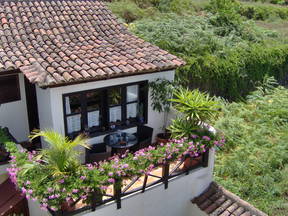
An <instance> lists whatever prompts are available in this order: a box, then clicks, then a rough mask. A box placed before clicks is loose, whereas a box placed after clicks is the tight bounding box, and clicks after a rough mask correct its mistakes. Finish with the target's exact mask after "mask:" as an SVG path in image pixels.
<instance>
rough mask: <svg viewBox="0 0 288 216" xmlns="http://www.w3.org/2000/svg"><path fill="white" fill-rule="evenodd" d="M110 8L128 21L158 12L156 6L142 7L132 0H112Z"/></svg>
mask: <svg viewBox="0 0 288 216" xmlns="http://www.w3.org/2000/svg"><path fill="white" fill-rule="evenodd" d="M109 8H110V9H111V10H112V12H113V13H114V14H115V15H117V16H118V17H120V18H121V19H123V21H124V22H126V23H131V22H133V21H135V20H138V19H142V18H144V17H150V16H154V15H156V14H157V9H156V8H153V7H147V8H141V7H139V6H138V5H137V4H136V3H135V2H133V1H131V0H123V1H115V2H112V3H110V4H109Z"/></svg>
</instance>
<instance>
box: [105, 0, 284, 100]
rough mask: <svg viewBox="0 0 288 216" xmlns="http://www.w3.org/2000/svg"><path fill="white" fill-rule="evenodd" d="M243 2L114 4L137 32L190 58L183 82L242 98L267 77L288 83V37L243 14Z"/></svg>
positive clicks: (180, 74)
mask: <svg viewBox="0 0 288 216" xmlns="http://www.w3.org/2000/svg"><path fill="white" fill-rule="evenodd" d="M241 4H242V3H241ZM239 5H240V3H239V2H235V1H230V0H211V1H210V2H207V1H193V0H181V1H180V0H120V1H115V2H113V3H111V4H110V7H111V8H112V10H113V12H114V13H116V14H117V15H118V16H119V17H121V18H122V19H123V20H124V21H125V22H127V23H129V24H128V25H129V28H130V30H131V31H133V32H134V33H135V34H137V35H138V36H140V37H142V38H143V39H145V40H147V41H149V42H151V43H153V44H156V45H157V46H159V47H161V48H163V49H165V50H168V51H169V52H171V53H173V54H175V55H177V56H179V57H181V58H183V59H184V60H185V61H186V62H187V65H186V66H185V67H182V68H181V69H179V70H178V71H177V78H178V80H180V81H183V80H185V82H184V83H182V84H184V85H187V86H190V87H191V88H200V89H201V90H204V91H208V92H210V93H211V94H215V95H218V96H222V97H225V98H226V99H229V100H239V99H241V98H242V97H244V96H245V95H247V94H248V93H249V92H250V91H251V90H253V89H254V88H255V83H257V82H258V81H262V80H263V78H264V77H265V76H266V75H269V76H274V77H275V78H276V79H277V80H278V81H280V82H281V83H282V84H285V82H284V81H285V77H286V72H287V68H288V64H287V62H288V44H287V43H286V41H285V38H283V37H281V35H280V34H279V33H277V32H274V31H270V30H267V29H264V28H261V27H259V26H257V25H256V24H255V23H254V22H253V21H251V20H249V19H247V18H246V17H243V16H241V14H240V13H239Z"/></svg>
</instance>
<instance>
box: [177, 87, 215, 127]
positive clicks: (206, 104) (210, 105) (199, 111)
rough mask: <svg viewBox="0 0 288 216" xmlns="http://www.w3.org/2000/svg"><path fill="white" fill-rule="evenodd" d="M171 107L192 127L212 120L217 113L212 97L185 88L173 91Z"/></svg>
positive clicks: (196, 90)
mask: <svg viewBox="0 0 288 216" xmlns="http://www.w3.org/2000/svg"><path fill="white" fill-rule="evenodd" d="M171 101H172V102H173V107H174V108H175V109H176V110H177V111H178V112H180V113H182V114H183V115H184V116H185V117H184V118H185V119H187V120H188V121H191V122H192V124H193V125H194V126H197V125H199V123H201V122H206V121H207V120H209V119H213V118H214V117H215V115H216V114H217V112H218V109H219V106H218V103H217V102H216V101H215V99H214V97H210V96H209V94H206V93H203V92H200V91H199V90H198V89H195V90H193V91H191V90H189V89H187V88H178V89H176V90H175V91H174V98H173V99H171Z"/></svg>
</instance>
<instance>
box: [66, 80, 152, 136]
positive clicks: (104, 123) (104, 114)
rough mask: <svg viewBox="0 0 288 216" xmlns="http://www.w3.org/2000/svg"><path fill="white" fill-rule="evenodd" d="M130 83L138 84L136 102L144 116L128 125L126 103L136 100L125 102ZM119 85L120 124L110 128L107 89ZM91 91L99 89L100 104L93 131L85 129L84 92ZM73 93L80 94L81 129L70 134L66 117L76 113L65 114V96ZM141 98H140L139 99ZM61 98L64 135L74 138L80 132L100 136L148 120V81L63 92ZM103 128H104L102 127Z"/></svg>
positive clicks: (85, 108)
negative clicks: (143, 89) (142, 92)
mask: <svg viewBox="0 0 288 216" xmlns="http://www.w3.org/2000/svg"><path fill="white" fill-rule="evenodd" d="M132 85H139V88H138V100H137V102H138V103H142V104H143V111H144V113H143V115H144V116H143V117H144V122H143V123H140V122H131V123H129V124H128V125H127V124H126V120H127V117H126V114H127V110H126V108H127V104H130V103H135V102H136V101H133V102H127V101H126V94H127V90H126V89H127V87H128V86H132ZM116 87H120V88H121V96H122V97H121V117H122V121H121V125H118V126H117V127H116V128H115V129H111V128H110V123H109V107H113V106H109V105H108V90H109V89H112V88H116ZM141 87H144V88H145V93H144V94H145V95H144V96H143V95H140V91H141ZM93 91H101V93H102V94H101V105H100V110H99V111H100V122H101V123H100V126H99V127H98V128H97V129H96V130H93V131H85V125H87V124H88V119H87V117H88V112H87V102H86V97H85V94H87V93H89V92H93ZM75 94H80V95H81V99H80V100H81V112H80V113H79V114H81V130H80V131H79V132H73V133H71V134H69V133H68V125H67V117H68V116H71V115H75V114H76V113H73V114H66V103H65V97H67V96H72V95H75ZM141 99H142V100H141ZM62 100H63V117H64V126H65V134H66V136H69V137H71V138H74V137H75V136H77V135H78V134H80V133H83V132H86V133H88V135H89V136H90V137H96V136H101V135H104V134H107V133H111V132H113V131H116V130H123V129H128V128H132V127H136V126H137V125H140V124H147V122H148V81H147V80H145V81H139V82H132V83H127V84H121V85H114V86H107V87H103V88H96V89H89V90H84V91H77V92H71V93H68V94H63V95H62ZM104 128H105V129H104Z"/></svg>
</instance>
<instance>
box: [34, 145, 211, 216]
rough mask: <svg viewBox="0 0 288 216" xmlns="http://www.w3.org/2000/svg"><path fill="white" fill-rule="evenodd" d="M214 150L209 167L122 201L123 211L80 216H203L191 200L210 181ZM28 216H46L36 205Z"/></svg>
mask: <svg viewBox="0 0 288 216" xmlns="http://www.w3.org/2000/svg"><path fill="white" fill-rule="evenodd" d="M214 155H215V152H214V149H212V150H211V151H210V155H209V165H208V167H207V168H199V169H197V170H194V171H191V172H190V174H189V175H187V176H186V175H183V176H180V177H178V178H176V179H172V180H170V182H169V185H168V189H166V190H165V189H164V185H163V184H160V185H157V186H154V187H153V188H150V189H148V190H146V191H145V193H137V194H133V195H131V196H129V197H126V198H124V199H122V202H121V204H122V208H121V209H118V210H117V209H116V204H115V203H114V202H113V203H111V204H106V205H103V206H101V207H98V208H97V209H96V211H95V212H91V211H87V212H84V213H81V214H77V216H78V215H79V216H80V215H85V216H154V215H155V216H156V215H157V216H202V215H205V214H204V213H203V212H201V211H200V210H199V209H198V208H197V207H196V206H195V205H193V204H192V203H191V199H193V198H194V197H196V196H198V195H200V194H201V193H202V192H203V191H204V190H205V189H206V188H208V186H209V184H210V183H211V182H212V178H213V166H214ZM28 203H29V209H30V216H48V215H49V214H48V213H47V212H44V211H41V210H40V208H39V205H38V204H37V203H33V202H32V201H29V202H28Z"/></svg>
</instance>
